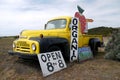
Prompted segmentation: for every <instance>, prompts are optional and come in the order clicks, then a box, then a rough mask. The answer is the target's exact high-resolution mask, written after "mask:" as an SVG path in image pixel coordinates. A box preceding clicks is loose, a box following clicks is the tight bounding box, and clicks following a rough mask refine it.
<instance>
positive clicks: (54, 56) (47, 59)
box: [38, 51, 67, 76]
mask: <svg viewBox="0 0 120 80" xmlns="http://www.w3.org/2000/svg"><path fill="white" fill-rule="evenodd" d="M38 59H39V62H40V66H41V69H42V72H43V76H48V75H50V74H53V73H54V72H57V71H59V70H61V69H64V68H66V67H67V66H66V64H65V61H64V59H63V56H62V54H61V52H60V51H54V52H47V53H41V54H38Z"/></svg>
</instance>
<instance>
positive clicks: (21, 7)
mask: <svg viewBox="0 0 120 80" xmlns="http://www.w3.org/2000/svg"><path fill="white" fill-rule="evenodd" d="M119 3H120V1H119V0H109V1H108V0H105V1H101V0H56V1H49V0H43V1H42V0H1V1H0V36H2V35H15V34H19V32H20V31H21V30H22V29H43V26H44V24H45V23H46V22H47V20H49V19H50V18H52V17H56V16H65V15H68V16H74V13H75V12H76V11H77V8H76V6H77V5H80V6H81V7H82V8H83V9H85V12H84V15H85V16H86V17H87V18H92V19H94V21H95V22H93V23H90V26H89V28H92V27H98V26H104V25H105V26H113V27H118V26H119V27H120V23H119V18H120V15H119V14H120V9H119V7H120V5H119ZM6 32H9V33H6Z"/></svg>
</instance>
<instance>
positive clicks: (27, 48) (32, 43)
mask: <svg viewBox="0 0 120 80" xmlns="http://www.w3.org/2000/svg"><path fill="white" fill-rule="evenodd" d="M71 19H72V17H70V16H62V17H57V18H54V19H51V20H49V21H48V22H47V24H46V25H45V30H23V31H22V32H21V33H20V36H19V38H18V39H16V40H15V41H14V42H13V50H12V51H9V52H8V53H9V54H10V55H17V56H19V57H21V58H37V57H36V56H37V54H40V53H45V52H50V51H55V50H60V51H61V52H62V54H63V57H64V58H66V59H69V57H70V40H71V29H70V28H71V27H70V25H71ZM80 24H81V23H80V22H79V26H80ZM78 28H79V29H78V30H79V31H78V47H79V48H80V47H84V46H90V48H91V50H92V51H93V53H94V54H96V51H97V50H98V47H101V46H102V43H103V38H102V36H101V35H88V34H82V33H81V31H80V30H81V28H80V27H78Z"/></svg>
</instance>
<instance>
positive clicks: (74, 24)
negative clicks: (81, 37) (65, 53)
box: [70, 18, 78, 62]
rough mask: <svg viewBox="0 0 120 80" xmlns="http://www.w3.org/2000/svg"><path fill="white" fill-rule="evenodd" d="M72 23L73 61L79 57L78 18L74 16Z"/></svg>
mask: <svg viewBox="0 0 120 80" xmlns="http://www.w3.org/2000/svg"><path fill="white" fill-rule="evenodd" d="M71 23H72V24H71V44H70V61H71V62H72V61H74V60H77V58H78V19H77V18H72V21H71Z"/></svg>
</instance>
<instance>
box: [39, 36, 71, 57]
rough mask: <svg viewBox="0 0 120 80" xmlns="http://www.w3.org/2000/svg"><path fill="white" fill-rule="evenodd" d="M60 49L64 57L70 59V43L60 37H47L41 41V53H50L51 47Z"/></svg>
mask: <svg viewBox="0 0 120 80" xmlns="http://www.w3.org/2000/svg"><path fill="white" fill-rule="evenodd" d="M55 46H56V47H59V48H60V50H61V52H62V54H63V57H64V58H69V56H70V53H69V51H70V50H69V49H70V47H69V42H68V40H67V39H65V38H59V37H46V38H42V39H41V40H40V53H45V52H50V49H51V47H55Z"/></svg>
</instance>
